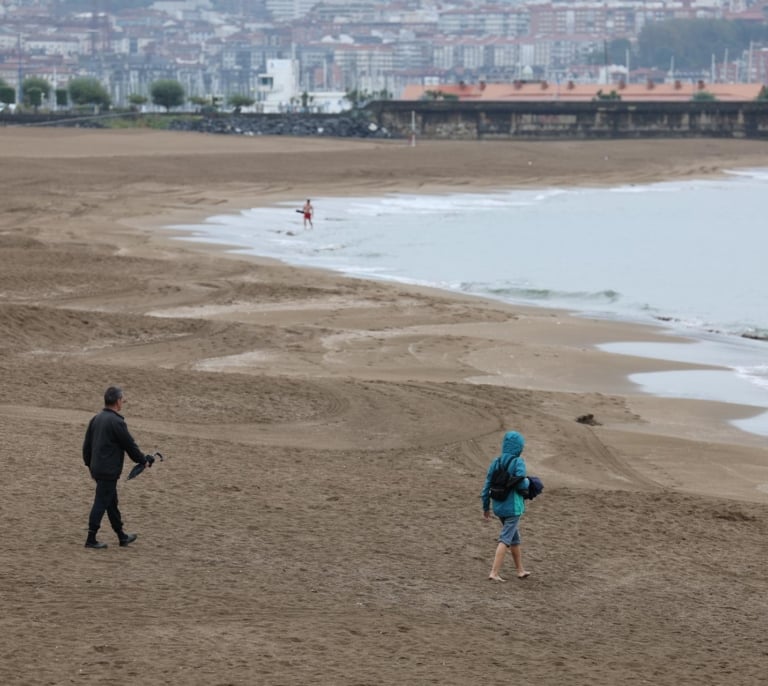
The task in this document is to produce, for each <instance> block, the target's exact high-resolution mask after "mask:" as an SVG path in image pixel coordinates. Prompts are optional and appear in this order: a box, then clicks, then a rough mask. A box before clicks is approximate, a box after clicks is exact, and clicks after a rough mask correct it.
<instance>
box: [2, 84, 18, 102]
mask: <svg viewBox="0 0 768 686" xmlns="http://www.w3.org/2000/svg"><path fill="white" fill-rule="evenodd" d="M0 102H3V103H5V104H6V105H12V104H13V103H14V102H16V89H15V88H14V87H13V86H9V85H7V84H6V83H0Z"/></svg>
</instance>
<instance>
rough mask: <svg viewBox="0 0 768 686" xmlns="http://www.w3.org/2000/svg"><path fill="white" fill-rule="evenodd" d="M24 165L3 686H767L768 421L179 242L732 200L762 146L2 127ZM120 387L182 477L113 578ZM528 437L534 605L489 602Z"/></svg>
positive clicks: (575, 334)
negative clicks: (349, 203)
mask: <svg viewBox="0 0 768 686" xmlns="http://www.w3.org/2000/svg"><path fill="white" fill-rule="evenodd" d="M0 151H2V154H1V156H0V188H2V192H0V370H1V371H2V377H1V378H2V383H1V384H0V439H2V440H0V464H2V465H3V467H4V468H5V476H4V478H3V479H2V482H0V536H1V537H2V542H3V552H2V564H1V565H0V570H1V571H0V599H1V600H0V630H1V634H0V635H2V637H3V638H2V643H0V645H1V646H2V648H1V649H0V683H2V684H14V685H15V684H30V685H37V684H40V685H42V684H56V685H58V684H119V685H122V684H141V685H142V686H155V685H158V686H159V685H161V684H183V685H187V684H193V685H197V684H199V685H201V686H211V685H219V686H224V685H225V684H226V685H229V684H237V685H244V686H245V685H251V684H267V685H273V684H274V685H286V686H292V685H294V684H295V685H299V684H301V685H305V684H322V685H326V684H327V685H336V684H339V685H345V686H346V685H350V686H352V685H355V686H363V685H365V686H368V685H389V684H414V685H420V684H441V685H447V684H451V685H456V686H464V685H473V684H479V683H495V682H502V681H503V682H507V681H511V682H515V681H516V682H522V683H526V684H527V683H536V684H540V685H542V684H543V685H550V684H551V685H553V686H554V685H562V684H576V685H580V684H584V685H586V684H589V685H591V686H601V685H605V686H614V685H615V684H619V683H623V684H627V685H634V684H656V685H657V686H658V685H666V684H669V685H670V686H671V685H673V684H674V685H680V684H691V685H693V684H696V685H701V684H704V685H707V684H711V685H713V686H715V685H717V686H719V685H721V684H726V683H727V684H730V685H732V686H747V685H751V684H762V683H765V667H766V661H767V659H768V645H767V644H766V638H765V634H766V629H768V624H767V623H766V622H767V620H766V617H768V600H766V594H765V589H766V584H768V571H766V566H765V550H766V540H768V449H767V448H766V445H765V439H764V438H761V437H759V436H756V435H753V434H749V433H745V432H742V431H739V430H737V429H736V428H734V427H732V426H731V425H730V424H729V423H728V420H729V419H735V418H741V417H745V416H749V413H750V411H751V410H750V408H745V407H738V406H734V405H725V404H719V403H711V402H704V401H684V400H674V399H660V398H655V397H651V396H647V395H643V394H640V393H639V392H638V391H637V389H636V387H634V386H633V385H632V384H631V383H630V382H629V381H628V380H627V375H628V374H631V373H635V372H642V371H654V370H663V369H679V368H684V366H683V365H680V364H673V363H670V362H664V361H659V360H650V359H643V358H634V357H629V356H619V355H611V354H608V353H605V352H601V351H599V350H597V348H596V347H595V346H596V345H597V344H599V343H605V342H610V341H639V340H648V341H652V340H656V339H659V338H660V336H661V334H660V332H659V331H657V330H655V329H653V328H651V327H641V326H634V325H630V324H622V323H617V322H608V321H599V320H589V319H586V318H577V317H573V316H571V315H570V314H569V313H567V312H560V311H556V310H547V309H534V308H524V307H515V306H509V305H504V304H501V303H498V302H490V301H483V300H479V299H476V298H470V297H461V296H458V295H454V294H449V293H444V292H440V291H436V290H429V289H424V288H417V287H410V286H403V285H398V284H388V283H382V282H372V281H371V282H368V281H362V280H357V279H348V278H344V277H342V276H339V275H336V274H332V273H326V272H322V271H317V270H309V269H296V268H293V267H289V266H286V265H283V264H279V263H276V262H274V261H269V260H265V259H251V258H245V257H243V256H241V255H237V256H235V255H231V254H228V253H227V252H226V251H225V250H224V249H223V248H221V247H212V246H204V245H201V244H196V243H191V242H184V241H183V240H179V237H178V236H177V235H175V234H174V233H173V232H170V231H167V230H164V229H163V227H167V226H169V225H173V224H180V223H190V222H195V221H200V220H203V219H205V218H206V217H207V216H210V215H212V214H221V213H223V212H229V211H232V212H236V211H238V210H240V209H243V208H248V207H252V206H255V205H260V204H266V203H270V202H274V201H278V200H293V199H296V200H303V199H304V198H307V197H311V198H318V197H322V196H328V195H333V196H342V195H350V196H352V195H371V194H374V193H382V192H392V191H407V192H409V193H413V192H420V191H421V192H441V191H445V192H450V191H464V192H466V191H473V190H477V191H482V190H489V189H496V188H510V187H523V186H527V187H536V186H542V185H548V186H551V185H587V184H589V185H605V186H610V185H614V184H625V183H645V182H649V181H657V180H664V179H680V178H705V177H709V176H714V175H718V174H721V173H723V171H724V170H727V169H734V168H744V167H768V145H767V144H766V143H763V142H756V141H731V140H679V141H669V140H663V141H661V140H660V141H605V142H603V141H590V142H524V143H498V142H494V143H488V144H486V143H482V142H428V141H420V142H419V144H418V145H417V146H416V147H415V148H411V147H409V146H407V145H406V144H405V143H404V142H402V141H396V142H391V141H385V142H381V141H377V142H370V141H360V140H323V139H287V138H279V139H278V138H274V139H267V138H264V139H260V138H244V137H243V138H240V137H216V136H206V135H201V134H184V133H166V132H155V131H140V130H133V131H120V132H107V131H80V130H58V129H52V128H51V129H39V128H38V129H32V128H11V127H8V128H0ZM296 216H297V229H300V221H301V218H300V217H299V215H296ZM315 230H317V231H322V226H319V225H317V226H316V227H315ZM665 340H666V338H665ZM110 384H119V385H121V386H123V387H124V389H125V391H126V396H127V398H128V402H127V404H126V407H125V408H124V411H125V412H124V413H125V416H126V419H127V422H128V426H129V428H130V429H131V431H132V433H133V435H134V436H135V438H136V439H137V441H138V443H139V445H140V446H141V447H142V449H143V450H144V451H146V452H152V451H154V450H161V451H162V452H163V453H164V454H165V455H166V457H167V459H166V461H165V462H164V463H162V464H158V465H156V466H155V467H154V468H153V469H152V470H150V471H149V472H147V473H145V474H142V475H141V477H140V478H138V479H136V480H135V481H131V482H126V481H125V479H123V480H121V481H120V484H119V493H120V505H121V509H122V511H123V515H124V518H125V520H126V528H127V530H128V531H135V532H137V533H138V534H139V539H138V540H137V542H136V543H135V544H134V545H133V546H131V547H128V548H119V547H118V546H117V542H116V540H115V538H114V536H113V534H112V533H111V531H110V530H109V527H108V524H107V522H106V519H105V522H104V528H103V529H102V532H101V534H100V537H101V538H102V539H103V540H104V541H105V542H107V543H109V548H108V549H107V550H103V551H94V550H85V549H84V548H83V542H84V540H85V534H86V528H87V526H86V524H87V515H88V510H89V508H90V504H91V500H92V495H93V485H92V481H91V480H90V478H89V476H88V473H87V470H86V468H85V467H84V466H83V463H82V457H81V445H82V439H83V434H84V431H85V427H86V425H87V422H88V420H89V419H90V417H91V416H92V415H93V414H94V413H96V412H97V411H98V410H100V409H101V405H102V394H103V391H104V389H105V388H106V386H108V385H110ZM585 414H592V415H594V418H595V420H596V423H595V424H594V425H589V424H584V423H581V422H578V421H576V419H577V418H578V417H580V416H582V415H585ZM508 429H514V430H518V431H520V432H521V433H522V434H523V435H524V436H525V437H526V441H527V446H526V449H525V452H524V456H525V457H526V460H527V463H528V468H529V471H530V472H531V473H533V474H537V475H539V476H540V477H541V478H542V479H543V481H544V483H545V486H546V489H545V491H544V493H543V494H542V496H540V497H539V498H538V499H537V500H535V501H533V502H532V503H531V504H529V507H528V511H527V512H526V514H525V516H524V518H523V522H522V529H521V533H522V536H523V555H524V559H525V563H526V566H527V567H528V568H529V569H530V571H531V572H532V575H531V577H530V578H528V579H526V580H525V581H517V580H514V581H509V582H508V583H506V584H491V583H489V582H488V580H487V575H488V571H489V569H490V564H491V560H492V555H493V551H494V549H495V543H496V536H497V534H498V525H497V523H495V522H494V523H491V524H489V523H485V522H483V521H482V517H481V508H480V499H479V493H480V489H481V487H482V484H483V479H484V476H485V471H486V468H487V465H488V463H489V462H490V460H491V459H492V458H493V457H495V456H496V455H497V454H498V449H499V446H500V442H501V438H502V435H503V433H504V431H505V430H508ZM507 570H509V571H511V561H509V560H508V561H507Z"/></svg>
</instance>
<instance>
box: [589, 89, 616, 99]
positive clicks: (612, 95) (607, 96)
mask: <svg viewBox="0 0 768 686" xmlns="http://www.w3.org/2000/svg"><path fill="white" fill-rule="evenodd" d="M592 100H593V101H595V100H621V96H620V95H619V94H618V93H617V92H616V91H615V90H612V91H611V92H610V93H603V89H602V88H601V89H600V90H599V91H597V93H596V94H595V97H594V98H592Z"/></svg>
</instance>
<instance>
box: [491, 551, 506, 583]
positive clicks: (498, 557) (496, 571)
mask: <svg viewBox="0 0 768 686" xmlns="http://www.w3.org/2000/svg"><path fill="white" fill-rule="evenodd" d="M506 553H507V546H506V545H504V544H503V543H499V544H498V545H497V546H496V554H495V555H494V556H493V566H492V567H491V573H490V574H489V575H488V578H489V579H490V580H491V581H505V579H503V578H502V577H501V566H502V565H503V564H504V556H505V555H506Z"/></svg>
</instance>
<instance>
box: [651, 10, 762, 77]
mask: <svg viewBox="0 0 768 686" xmlns="http://www.w3.org/2000/svg"><path fill="white" fill-rule="evenodd" d="M766 40H768V25H765V24H760V23H758V22H746V21H739V20H735V21H734V20H726V19H673V20H670V21H660V22H649V23H647V24H645V26H644V27H643V30H642V31H641V32H640V34H639V35H638V38H637V61H638V63H639V66H643V67H657V68H661V69H668V68H670V66H671V65H672V63H673V61H674V67H675V69H699V70H703V69H709V68H710V67H711V64H712V58H713V57H714V58H715V59H716V60H722V59H723V58H724V56H725V54H726V52H728V53H729V54H730V55H731V57H732V58H733V59H736V58H737V57H738V56H739V55H741V54H742V53H743V52H744V51H745V50H747V49H749V45H750V43H751V42H755V43H761V42H765V41H766Z"/></svg>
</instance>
